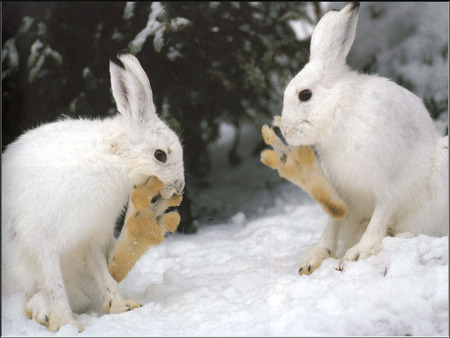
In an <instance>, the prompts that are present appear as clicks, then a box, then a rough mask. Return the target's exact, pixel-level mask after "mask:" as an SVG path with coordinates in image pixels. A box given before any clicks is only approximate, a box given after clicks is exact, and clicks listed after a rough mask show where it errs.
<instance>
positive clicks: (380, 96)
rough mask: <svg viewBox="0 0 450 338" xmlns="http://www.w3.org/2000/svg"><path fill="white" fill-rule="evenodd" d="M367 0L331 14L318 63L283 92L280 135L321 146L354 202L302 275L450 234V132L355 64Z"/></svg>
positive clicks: (320, 38)
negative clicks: (329, 261)
mask: <svg viewBox="0 0 450 338" xmlns="http://www.w3.org/2000/svg"><path fill="white" fill-rule="evenodd" d="M358 10H359V3H350V4H348V5H347V6H346V7H344V8H343V9H342V10H340V11H330V12H328V13H326V14H325V15H324V16H323V17H322V19H321V20H320V21H319V23H318V24H317V26H316V27H315V29H314V31H313V34H312V38H311V54H310V61H309V63H308V64H307V65H306V66H305V67H304V68H303V69H302V70H301V71H300V72H299V73H298V74H297V75H296V76H295V77H294V78H293V79H292V80H291V82H290V83H289V84H288V86H287V87H286V90H285V93H284V102H283V111H282V118H281V131H282V133H283V136H284V137H285V138H286V140H287V142H288V143H289V144H290V145H292V146H301V145H313V146H314V147H315V149H316V150H317V152H318V154H319V157H320V160H321V164H322V166H323V168H324V170H325V172H326V174H327V176H328V178H329V180H330V182H331V183H332V185H333V186H334V187H335V188H336V190H337V192H338V194H339V196H340V197H341V198H342V200H343V201H344V202H345V203H346V205H347V212H346V214H345V216H344V217H343V218H342V219H334V218H330V219H329V221H328V225H327V227H326V228H325V231H324V233H323V235H322V237H321V239H320V240H319V242H318V243H317V244H316V245H314V246H312V247H311V248H309V249H308V250H307V252H306V253H305V254H304V256H303V258H302V260H301V265H300V270H299V272H300V274H309V273H311V272H312V271H314V269H316V268H317V267H318V266H319V265H320V264H321V262H322V261H323V260H324V259H326V258H328V257H330V256H335V255H336V251H337V250H338V244H339V243H341V244H342V246H341V248H342V249H343V252H342V255H343V259H342V261H341V262H343V261H344V260H353V261H356V260H358V259H364V258H367V257H369V256H371V255H375V254H377V253H378V252H379V251H380V250H381V248H382V239H383V237H385V236H387V235H394V236H405V235H409V236H411V235H418V234H427V235H431V236H443V235H446V234H448V222H449V188H448V185H449V180H448V176H449V172H448V170H449V167H448V136H446V137H441V136H440V135H439V134H438V132H437V131H436V128H435V126H434V124H433V121H432V119H431V118H430V115H429V113H428V111H427V110H426V108H425V106H424V104H423V103H422V101H421V100H420V99H419V98H418V97H417V96H415V95H414V94H412V93H411V92H409V91H408V90H406V89H405V88H403V87H401V86H399V85H397V84H395V83H394V82H392V81H390V80H388V79H386V78H383V77H379V76H376V75H364V74H359V73H357V72H354V71H352V70H350V69H349V68H348V67H347V65H346V56H347V54H348V52H349V50H350V47H351V45H352V43H353V40H354V38H355V32H356V23H357V20H358Z"/></svg>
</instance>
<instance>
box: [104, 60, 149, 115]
mask: <svg viewBox="0 0 450 338" xmlns="http://www.w3.org/2000/svg"><path fill="white" fill-rule="evenodd" d="M117 59H118V60H119V62H120V63H121V65H117V64H115V63H114V62H112V61H110V62H109V72H110V74H111V89H112V93H113V96H114V100H115V101H116V105H117V110H118V111H119V112H120V113H121V114H122V115H124V116H127V117H128V118H130V119H131V120H132V121H134V122H137V123H142V122H145V121H148V120H150V119H153V118H157V115H156V109H155V105H154V103H153V93H152V89H151V87H150V81H149V79H148V77H147V74H145V71H144V69H143V68H142V66H141V64H140V63H139V61H138V59H136V57H135V56H134V55H132V54H129V53H119V55H117Z"/></svg>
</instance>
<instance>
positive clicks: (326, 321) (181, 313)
mask: <svg viewBox="0 0 450 338" xmlns="http://www.w3.org/2000/svg"><path fill="white" fill-rule="evenodd" d="M221 131H222V133H223V137H222V138H221V139H220V141H219V142H217V143H216V144H215V145H213V146H211V147H210V151H211V153H212V155H213V163H214V170H213V171H212V174H211V175H210V176H208V177H207V180H208V181H209V183H210V184H211V185H210V187H209V188H208V189H203V190H199V191H192V192H191V195H194V196H195V197H196V198H195V197H194V196H191V197H194V198H193V199H194V201H193V204H194V209H195V210H197V211H200V212H201V213H202V217H200V221H199V224H198V232H197V234H195V235H184V234H179V233H177V234H174V235H169V236H168V237H167V238H166V240H165V241H164V242H163V243H162V244H160V245H159V246H155V247H152V248H151V249H150V250H149V251H148V252H147V253H146V254H145V255H144V256H142V258H141V259H140V260H139V261H138V263H137V264H136V266H135V267H134V269H133V270H132V271H131V272H130V274H129V275H128V276H127V277H126V279H124V280H123V281H122V283H121V288H122V292H123V294H124V296H125V297H128V298H131V299H135V300H138V301H139V302H141V303H142V304H144V306H143V307H142V308H139V309H135V310H133V311H130V312H126V313H122V314H115V315H105V314H103V313H96V312H91V313H85V314H80V315H75V318H76V319H77V320H79V321H81V322H82V323H83V324H84V326H85V331H84V332H82V333H79V334H78V333H77V332H76V329H75V328H74V327H71V326H64V327H62V328H61V329H60V331H59V332H57V333H56V334H55V336H68V335H79V336H108V337H112V336H344V335H345V336H347V335H354V336H364V335H369V336H374V335H381V336H394V335H421V336H434V335H442V336H446V335H448V334H449V326H448V324H449V301H448V299H449V297H448V296H449V295H448V285H449V284H448V282H449V281H448V276H449V274H448V273H449V271H448V236H446V237H442V238H433V237H428V236H423V235H422V236H418V237H416V238H413V239H398V238H386V239H385V240H384V242H383V245H384V250H383V251H382V252H381V253H380V254H378V255H377V256H374V257H371V258H369V259H366V260H361V261H358V262H347V263H345V265H344V269H343V271H338V270H337V269H336V268H337V267H338V265H339V264H338V260H336V259H331V258H330V259H327V260H326V261H325V262H324V263H323V264H322V266H321V267H320V268H319V269H318V270H317V271H315V272H314V273H313V274H312V275H311V276H300V275H299V274H298V265H299V261H300V257H301V255H302V253H303V252H304V251H305V248H306V247H307V246H308V245H310V244H312V243H314V242H315V241H317V240H318V239H319V237H320V235H321V233H322V231H323V229H324V227H325V224H326V221H327V216H326V215H325V213H324V212H323V211H322V209H321V208H320V207H319V206H318V205H317V204H316V203H315V202H314V201H313V200H312V199H311V198H310V197H309V196H308V195H306V194H305V193H304V192H303V191H301V190H300V189H298V188H296V187H295V186H293V185H292V184H289V183H287V182H283V181H282V180H281V179H280V178H279V177H278V176H277V174H276V173H275V172H274V171H272V170H270V169H269V168H266V167H265V166H263V165H262V164H260V163H259V158H258V157H256V158H255V157H253V158H252V157H249V156H248V154H249V153H250V152H251V150H252V148H253V146H254V145H255V143H254V142H253V143H252V140H254V138H255V136H256V135H255V132H254V131H252V129H251V128H250V127H248V126H246V127H244V128H243V130H242V134H243V139H242V140H241V143H242V146H241V147H240V153H241V155H243V156H245V155H247V156H245V158H246V160H245V161H244V162H243V163H241V164H240V165H239V166H237V167H233V168H231V167H229V166H228V165H227V163H226V156H224V155H223V154H224V151H226V150H227V149H228V147H229V141H230V140H231V138H232V136H233V133H234V130H233V129H232V128H231V127H230V126H228V125H225V124H224V125H222V128H221ZM243 177H245V179H244V180H243V179H242V178H243ZM225 201H228V202H225ZM227 215H228V216H227ZM24 304H25V298H24V296H23V295H20V294H14V295H11V296H4V297H2V335H3V336H47V335H53V333H50V332H49V331H47V329H46V328H45V327H43V326H41V325H40V324H38V323H37V322H35V321H33V320H29V319H27V318H26V317H25V315H24V312H23V307H24Z"/></svg>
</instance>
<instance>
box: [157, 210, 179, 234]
mask: <svg viewBox="0 0 450 338" xmlns="http://www.w3.org/2000/svg"><path fill="white" fill-rule="evenodd" d="M178 224H180V214H179V213H178V212H177V211H172V212H169V213H167V214H164V215H162V216H161V219H160V220H159V225H160V226H161V227H162V228H164V229H165V230H166V231H169V232H175V230H177V228H178Z"/></svg>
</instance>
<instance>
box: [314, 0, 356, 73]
mask: <svg viewBox="0 0 450 338" xmlns="http://www.w3.org/2000/svg"><path fill="white" fill-rule="evenodd" d="M358 13H359V2H352V3H350V4H348V5H347V6H345V7H344V8H343V9H341V10H340V11H330V12H327V13H326V14H325V15H324V16H323V17H322V19H320V21H319V22H318V23H317V25H316V27H315V29H314V32H313V34H312V37H311V55H310V61H313V60H314V61H318V62H321V63H323V64H324V65H325V66H326V67H327V66H337V65H344V64H345V58H346V57H347V54H348V52H349V51H350V48H351V46H352V44H353V40H355V34H356V24H357V22H358Z"/></svg>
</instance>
